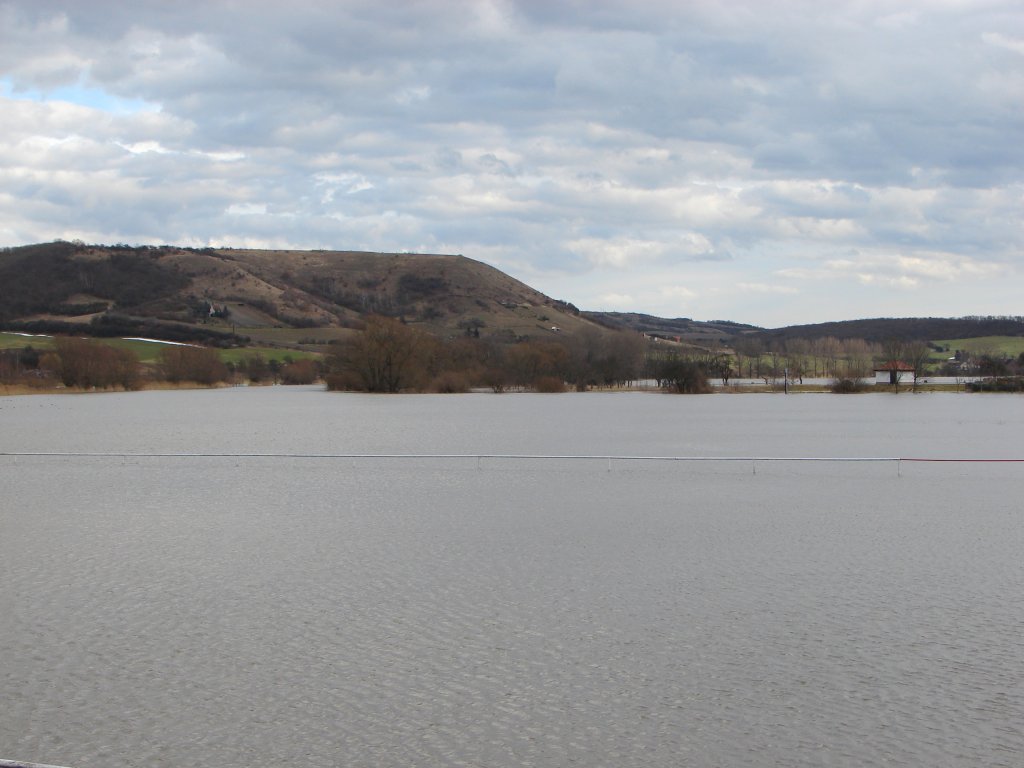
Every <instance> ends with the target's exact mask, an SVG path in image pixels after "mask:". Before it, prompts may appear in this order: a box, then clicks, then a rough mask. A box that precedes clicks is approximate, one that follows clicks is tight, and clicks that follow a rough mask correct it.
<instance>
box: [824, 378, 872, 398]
mask: <svg viewBox="0 0 1024 768" xmlns="http://www.w3.org/2000/svg"><path fill="white" fill-rule="evenodd" d="M867 388H868V385H867V384H865V383H864V381H863V379H856V378H852V377H849V376H843V377H840V378H838V379H835V380H834V381H833V382H832V386H831V390H832V391H833V392H834V393H836V394H837V395H852V394H856V393H858V392H864V391H866V390H867Z"/></svg>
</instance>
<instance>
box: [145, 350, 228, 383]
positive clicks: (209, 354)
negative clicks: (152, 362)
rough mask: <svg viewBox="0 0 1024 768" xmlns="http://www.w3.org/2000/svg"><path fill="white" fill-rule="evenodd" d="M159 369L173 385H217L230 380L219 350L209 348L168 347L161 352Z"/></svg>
mask: <svg viewBox="0 0 1024 768" xmlns="http://www.w3.org/2000/svg"><path fill="white" fill-rule="evenodd" d="M159 367H160V372H161V373H162V374H163V377H164V378H165V379H166V380H167V381H170V382H172V383H178V382H181V381H194V382H196V383H197V384H216V383H217V382H218V381H227V379H228V368H227V366H226V365H224V363H223V362H221V359H220V355H219V354H218V353H217V350H215V349H210V348H208V347H191V346H176V345H174V346H166V347H164V348H163V349H161V350H160V363H159Z"/></svg>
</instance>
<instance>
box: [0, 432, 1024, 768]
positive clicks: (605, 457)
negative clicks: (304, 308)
mask: <svg viewBox="0 0 1024 768" xmlns="http://www.w3.org/2000/svg"><path fill="white" fill-rule="evenodd" d="M0 456H11V457H22V456H24V457H52V458H79V457H81V458H111V459H114V458H116V459H175V458H182V459H190V458H195V459H536V460H589V461H765V462H767V461H838V462H843V461H877V462H885V461H916V462H962V463H997V464H1005V463H1011V464H1012V463H1024V459H979V458H974V459H967V458H925V457H907V456H638V455H620V454H550V453H211V452H188V453H185V452H175V453H160V452H145V453H142V452H136V453H132V452H120V451H0ZM0 768H3V765H2V763H0Z"/></svg>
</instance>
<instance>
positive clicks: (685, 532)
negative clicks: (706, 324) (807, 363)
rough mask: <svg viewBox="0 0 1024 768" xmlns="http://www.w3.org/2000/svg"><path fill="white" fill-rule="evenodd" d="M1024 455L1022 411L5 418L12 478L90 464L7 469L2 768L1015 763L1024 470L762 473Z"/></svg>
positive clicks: (930, 406) (153, 401)
mask: <svg viewBox="0 0 1024 768" xmlns="http://www.w3.org/2000/svg"><path fill="white" fill-rule="evenodd" d="M1022 425H1024V398H1021V397H1019V396H1014V395H967V394H918V395H914V394H910V393H904V394H900V395H891V394H885V395H882V394H872V395H858V396H838V395H824V394H804V395H789V396H785V395H781V394H778V395H774V394H756V395H708V396H692V397H687V396H669V395H659V394H651V393H634V394H625V393H623V394H595V393H588V394H581V395H577V394H565V395H519V394H513V395H484V394H479V395H443V396H429V395H424V396H378V397H373V396H362V395H354V394H335V393H325V392H322V391H319V390H318V389H317V388H284V387H275V388H250V389H232V390H209V391H195V392H139V393H127V394H97V395H84V396H31V397H17V398H0V452H4V453H11V452H18V453H21V454H25V453H32V452H44V453H45V452H60V453H64V454H78V455H59V456H58V455H51V456H40V455H36V456H26V455H19V456H12V455H3V456H0V617H2V622H0V701H2V706H0V758H7V759H19V760H26V761H34V762H43V763H54V764H60V765H70V766H75V767H76V768H111V767H116V766H140V767H141V766H147V767H148V766H167V767H168V768H170V767H172V766H173V767H174V768H178V767H180V766H186V765H187V766H211V767H212V766H217V768H234V767H236V766H237V767H238V768H242V767H243V766H245V767H247V766H252V765H258V764H287V765H296V766H304V767H305V766H410V765H416V766H489V767H495V766H521V765H533V766H568V765H579V766H601V765H607V766H823V765H836V766H846V765H850V766H853V765H855V766H922V765H936V766H981V765H984V766H1020V765H1021V764H1022V763H1024V557H1022V553H1024V511H1022V509H1024V504H1022V502H1021V499H1022V498H1024V493H1022V492H1024V464H1020V463H1010V462H1002V463H960V462H957V463H946V462H911V461H903V462H899V463H897V462H895V461H879V462H771V461H765V460H764V459H766V458H769V457H790V458H792V457H801V458H839V457H847V458H900V457H901V458H904V459H909V458H931V459H937V458H944V459H950V458H957V459H981V458H985V459H1020V458H1024V451H1022V450H1021V445H1022V441H1021V437H1020V435H1021V427H1022ZM83 454H109V455H83ZM140 454H150V455H148V456H147V455H140ZM152 454H191V455H178V456H167V455H164V456H156V455H152ZM204 454H205V455H204ZM215 454H221V455H215ZM226 454H274V455H264V456H231V455H226ZM324 454H335V455H341V454H375V455H382V454H401V455H403V456H405V457H393V458H350V457H349V458H332V457H329V456H324ZM408 454H446V456H445V457H436V456H435V457H434V458H429V457H427V458H423V457H420V458H409V457H407V456H406V455H408ZM479 454H488V455H491V454H516V455H524V454H530V455H545V456H556V455H557V456H564V455H592V456H607V455H614V456H648V457H654V456H660V457H669V456H675V457H732V458H742V457H745V458H744V460H740V461H720V462H674V461H664V460H653V459H652V460H645V461H638V460H625V459H619V460H613V461H610V462H609V461H608V460H607V459H603V458H595V459H556V458H545V459H527V458H495V457H491V458H484V459H478V458H475V457H476V456H477V455H479ZM300 455H301V456H300ZM751 457H760V458H761V460H760V461H750V460H749V459H750V458H751Z"/></svg>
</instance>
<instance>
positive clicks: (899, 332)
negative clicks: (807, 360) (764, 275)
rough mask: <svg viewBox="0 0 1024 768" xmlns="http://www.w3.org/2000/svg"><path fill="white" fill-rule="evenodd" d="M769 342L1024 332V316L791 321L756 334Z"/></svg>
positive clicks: (989, 334)
mask: <svg viewBox="0 0 1024 768" xmlns="http://www.w3.org/2000/svg"><path fill="white" fill-rule="evenodd" d="M756 336H757V337H758V338H760V339H762V341H764V342H765V343H767V342H768V341H770V340H772V339H779V340H786V339H820V338H824V337H833V338H836V339H840V340H845V339H864V340H865V341H868V342H882V341H885V340H886V339H892V338H898V339H905V340H916V341H929V340H931V339H964V338H973V337H978V336H1024V317H1021V316H1010V315H1003V316H994V315H990V316H977V315H976V316H971V317H959V318H945V317H877V318H871V319H866V320H844V321H839V322H831V323H815V324H813V325H791V326H788V327H786V328H776V329H774V330H765V331H761V332H760V333H758V334H756Z"/></svg>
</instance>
